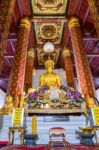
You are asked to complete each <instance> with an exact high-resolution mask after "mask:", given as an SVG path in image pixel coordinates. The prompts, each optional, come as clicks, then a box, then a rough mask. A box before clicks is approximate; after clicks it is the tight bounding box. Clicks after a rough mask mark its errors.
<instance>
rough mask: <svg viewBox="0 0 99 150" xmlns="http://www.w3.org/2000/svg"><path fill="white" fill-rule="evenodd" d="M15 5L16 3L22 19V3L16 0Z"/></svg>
mask: <svg viewBox="0 0 99 150" xmlns="http://www.w3.org/2000/svg"><path fill="white" fill-rule="evenodd" d="M17 3H18V7H19V11H20V16H21V18H22V17H23V11H22V1H21V0H17Z"/></svg>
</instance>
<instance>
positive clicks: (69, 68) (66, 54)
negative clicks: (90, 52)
mask: <svg viewBox="0 0 99 150" xmlns="http://www.w3.org/2000/svg"><path fill="white" fill-rule="evenodd" d="M62 54H63V60H64V68H65V73H66V81H67V86H69V87H73V88H74V73H73V65H72V60H71V54H70V50H69V49H68V48H66V47H64V49H63V53H62Z"/></svg>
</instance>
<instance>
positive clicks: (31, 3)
mask: <svg viewBox="0 0 99 150" xmlns="http://www.w3.org/2000/svg"><path fill="white" fill-rule="evenodd" d="M56 6H57V7H56ZM24 16H28V17H29V18H30V20H31V23H32V28H31V32H30V36H29V45H28V49H29V48H34V50H35V51H36V52H37V56H36V57H37V59H36V60H37V62H36V63H35V64H38V66H36V65H35V67H39V66H40V63H41V61H39V60H40V59H39V56H40V54H39V52H38V49H42V47H43V44H44V43H45V42H46V41H48V40H49V41H52V42H53V43H54V44H55V48H56V49H57V47H58V49H57V51H58V53H60V51H61V50H62V47H63V46H68V47H69V48H70V50H71V53H73V51H72V43H71V38H70V34H69V31H68V28H67V20H68V19H69V18H70V17H71V16H77V17H78V18H79V19H80V23H81V28H82V32H83V41H84V45H85V52H86V55H87V57H88V61H89V64H90V68H91V71H92V75H93V78H94V80H95V86H96V88H99V39H98V37H97V34H96V30H95V28H94V25H93V20H92V17H91V13H90V10H89V7H88V3H87V0H61V1H60V0H56V4H55V3H54V0H52V1H50V0H16V3H15V8H14V13H13V18H12V24H11V28H10V33H9V38H8V43H7V48H6V53H5V56H4V63H3V69H2V73H1V76H0V87H1V88H2V89H3V90H5V91H6V89H7V83H8V80H9V75H10V71H11V65H12V63H13V57H14V53H15V50H16V41H17V32H18V25H19V22H20V19H21V18H22V17H24ZM46 31H48V32H46ZM51 37H52V38H51ZM41 51H42V50H41ZM42 55H43V54H42ZM58 55H59V54H57V56H58ZM42 58H43V57H42ZM57 59H58V60H59V61H58V62H59V63H58V64H57V67H61V64H62V61H61V57H57ZM72 60H73V64H74V58H73V55H72ZM39 62H40V63H39ZM74 71H75V64H74ZM75 72H76V71H75ZM75 77H76V73H75Z"/></svg>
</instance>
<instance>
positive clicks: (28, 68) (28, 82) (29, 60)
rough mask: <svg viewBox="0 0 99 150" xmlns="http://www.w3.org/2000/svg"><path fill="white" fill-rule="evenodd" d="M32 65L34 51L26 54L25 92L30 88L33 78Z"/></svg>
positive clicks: (31, 50)
mask: <svg viewBox="0 0 99 150" xmlns="http://www.w3.org/2000/svg"><path fill="white" fill-rule="evenodd" d="M33 64H34V49H30V50H29V51H28V53H27V59H26V71H25V91H26V92H27V91H28V89H29V88H32V78H33Z"/></svg>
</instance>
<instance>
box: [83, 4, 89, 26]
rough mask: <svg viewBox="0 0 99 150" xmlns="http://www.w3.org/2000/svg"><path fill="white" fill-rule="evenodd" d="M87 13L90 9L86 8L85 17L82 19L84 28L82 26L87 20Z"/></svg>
mask: <svg viewBox="0 0 99 150" xmlns="http://www.w3.org/2000/svg"><path fill="white" fill-rule="evenodd" d="M89 11H90V9H89V7H88V8H87V11H86V13H85V17H84V19H83V26H84V24H85V22H86V20H87V17H88V15H89Z"/></svg>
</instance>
